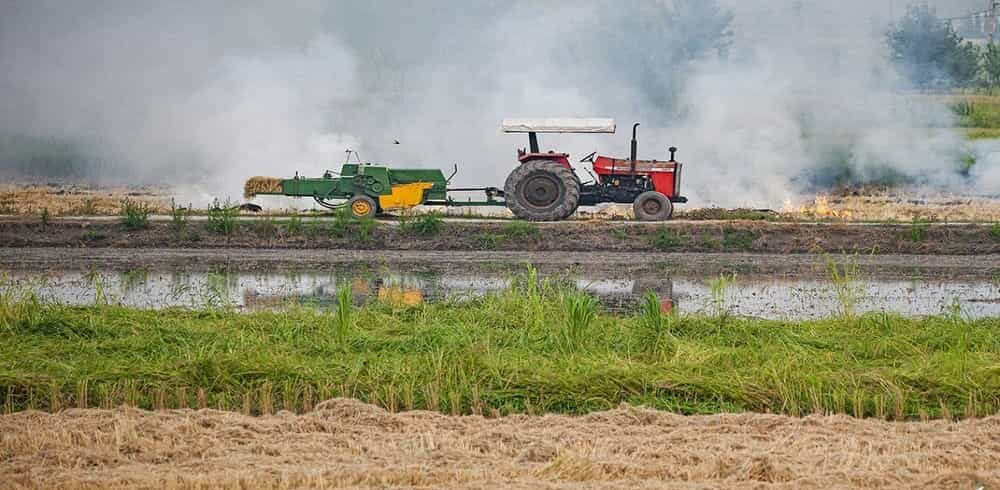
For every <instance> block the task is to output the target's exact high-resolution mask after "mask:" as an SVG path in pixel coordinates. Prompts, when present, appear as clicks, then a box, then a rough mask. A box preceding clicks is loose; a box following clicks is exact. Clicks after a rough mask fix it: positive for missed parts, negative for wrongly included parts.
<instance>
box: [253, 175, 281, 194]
mask: <svg viewBox="0 0 1000 490" xmlns="http://www.w3.org/2000/svg"><path fill="white" fill-rule="evenodd" d="M281 181H282V179H279V178H277V177H251V178H250V179H249V180H247V183H246V184H245V185H244V186H243V197H245V198H247V199H252V198H253V197H254V196H256V195H257V194H281V193H282V192H283V191H282V189H281Z"/></svg>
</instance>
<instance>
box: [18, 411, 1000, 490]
mask: <svg viewBox="0 0 1000 490" xmlns="http://www.w3.org/2000/svg"><path fill="white" fill-rule="evenodd" d="M998 434H1000V417H989V418H982V419H970V420H963V421H959V422H952V421H945V420H936V421H925V422H887V421H883V420H873V419H855V418H851V417H847V416H819V415H813V416H808V417H804V418H794V417H786V416H779V415H766V414H722V415H711V416H681V415H676V414H671V413H668V412H661V411H655V410H649V409H644V408H637V407H632V406H628V405H623V406H621V407H619V408H617V409H615V410H611V411H605V412H595V413H591V414H589V415H584V416H565V415H546V416H528V415H513V416H507V417H500V418H483V417H480V416H447V415H442V414H439V413H432V412H421V411H417V412H404V413H397V414H394V413H390V412H387V411H385V410H383V409H381V408H378V407H375V406H372V405H366V404H363V403H361V402H358V401H354V400H349V399H333V400H330V401H327V402H324V403H321V404H319V405H317V407H316V409H315V410H314V411H312V412H309V413H306V414H303V415H293V414H291V413H289V412H280V413H278V414H276V415H271V416H263V417H248V416H244V415H240V414H236V413H232V412H220V411H214V410H199V411H193V410H169V411H155V412H150V411H141V410H136V409H132V408H124V407H123V408H118V409H114V410H95V409H88V410H79V409H71V410H64V411H62V412H60V413H58V414H47V413H43V412H37V411H26V412H18V413H14V414H9V415H3V416H0V487H5V488H68V489H79V488H93V489H98V488H100V489H112V488H122V487H129V488H166V489H189V488H191V489H193V488H231V489H247V488H276V489H291V488H352V487H353V488H387V487H393V488H549V489H556V488H677V489H687V488H787V489H811V488H823V489H828V488H926V489H949V488H953V489H968V490H974V489H978V488H982V489H991V488H1000V487H998V485H1000V458H997V455H998V454H1000V437H998Z"/></svg>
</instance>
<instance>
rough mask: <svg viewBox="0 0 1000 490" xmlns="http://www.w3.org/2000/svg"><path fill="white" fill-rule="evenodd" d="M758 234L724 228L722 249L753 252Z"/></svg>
mask: <svg viewBox="0 0 1000 490" xmlns="http://www.w3.org/2000/svg"><path fill="white" fill-rule="evenodd" d="M758 236H759V235H758V234H757V233H756V232H753V231H750V230H738V229H734V228H723V230H722V247H723V248H725V249H726V250H744V251H745V250H752V249H753V242H754V241H755V240H757V238H758Z"/></svg>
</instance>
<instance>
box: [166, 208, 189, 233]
mask: <svg viewBox="0 0 1000 490" xmlns="http://www.w3.org/2000/svg"><path fill="white" fill-rule="evenodd" d="M190 207H191V206H190V205H189V206H188V207H187V208H183V207H181V206H178V205H177V202H176V201H174V200H173V199H171V200H170V233H171V234H173V235H174V238H178V239H179V238H180V237H181V236H182V235H183V234H184V231H185V230H187V226H188V221H189V220H190V216H191V212H190V211H189V209H190Z"/></svg>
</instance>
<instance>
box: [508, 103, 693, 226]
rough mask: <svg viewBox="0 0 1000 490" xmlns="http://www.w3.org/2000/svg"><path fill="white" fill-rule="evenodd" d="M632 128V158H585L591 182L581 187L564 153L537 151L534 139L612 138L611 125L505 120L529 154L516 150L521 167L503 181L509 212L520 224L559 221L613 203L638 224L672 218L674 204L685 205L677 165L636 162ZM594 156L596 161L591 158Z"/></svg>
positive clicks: (597, 121) (609, 122)
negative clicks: (628, 207) (627, 208)
mask: <svg viewBox="0 0 1000 490" xmlns="http://www.w3.org/2000/svg"><path fill="white" fill-rule="evenodd" d="M638 127H639V123H636V124H635V126H633V127H632V153H631V156H630V158H628V159H627V160H626V159H619V158H611V157H605V156H597V152H594V153H591V154H590V155H587V156H586V157H585V158H583V159H582V160H580V163H584V162H589V163H591V164H592V165H593V168H594V171H593V173H592V174H591V176H592V177H593V181H591V182H587V183H582V182H581V181H580V178H579V177H578V176H577V175H576V172H575V171H574V170H573V166H572V165H570V163H569V154H568V153H555V152H552V151H549V152H547V153H543V152H541V151H540V150H539V148H538V133H614V132H615V123H614V121H613V120H611V119H568V118H546V119H504V121H503V131H504V132H505V133H528V144H529V148H528V149H527V150H526V149H520V150H518V152H517V159H518V161H519V162H520V165H518V167H517V168H516V169H514V171H513V172H511V174H510V175H509V176H508V177H507V182H506V184H505V185H504V190H503V196H504V199H505V200H506V202H507V207H508V208H509V209H510V210H511V211H512V212H513V213H514V215H516V216H517V217H518V218H521V219H526V220H532V221H557V220H562V219H566V218H568V217H569V216H570V215H571V214H573V213H574V212H575V211H576V209H577V207H579V206H592V205H595V204H598V203H605V202H612V203H621V204H632V208H633V210H634V211H635V217H636V219H639V220H642V221H665V220H668V219H670V217H671V216H672V215H673V213H674V206H673V203H684V202H687V198H685V197H682V196H681V195H680V182H681V164H680V163H679V162H677V161H676V160H674V156H675V154H676V152H677V149H676V148H673V147H671V148H670V149H669V151H670V160H668V161H659V160H638V159H637V158H636V152H637V150H638V142H637V141H636V131H637V130H638ZM595 156H596V158H595Z"/></svg>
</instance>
